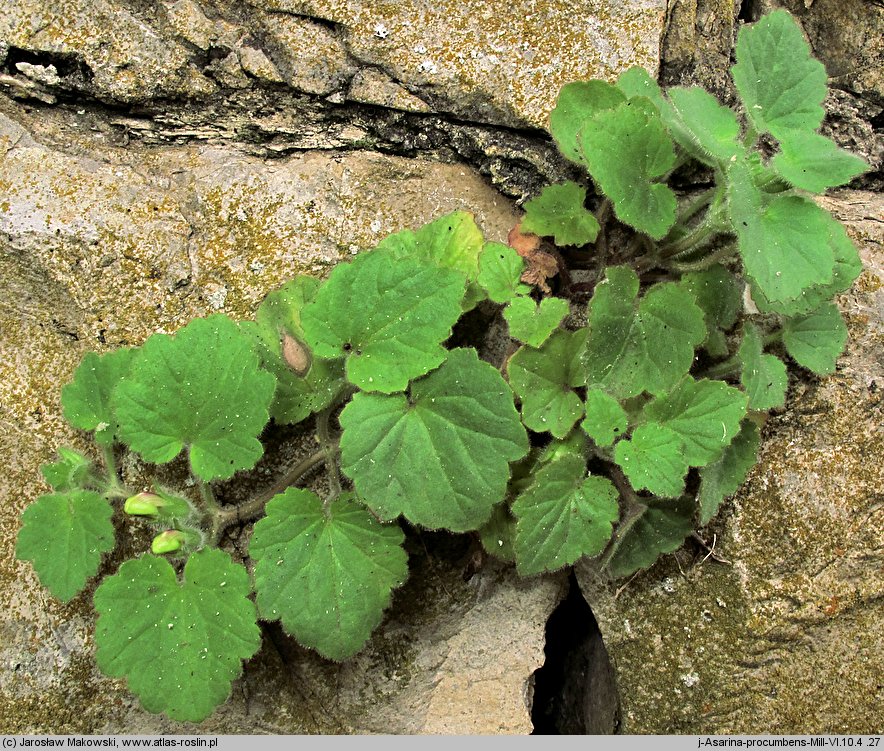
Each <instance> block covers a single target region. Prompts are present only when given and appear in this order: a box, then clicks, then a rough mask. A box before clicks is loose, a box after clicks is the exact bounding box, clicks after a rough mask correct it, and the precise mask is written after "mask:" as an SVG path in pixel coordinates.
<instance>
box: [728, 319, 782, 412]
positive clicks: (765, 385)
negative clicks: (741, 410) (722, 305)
mask: <svg viewBox="0 0 884 751" xmlns="http://www.w3.org/2000/svg"><path fill="white" fill-rule="evenodd" d="M763 350H764V348H763V342H762V340H761V334H760V333H759V331H758V328H757V327H755V326H754V325H752V324H751V323H748V322H747V323H746V324H745V325H744V327H743V341H742V342H741V343H740V349H739V352H738V355H739V358H740V362H741V364H742V366H743V369H742V372H741V374H740V383H742V384H743V388H744V389H746V393H747V394H748V395H749V409H754V410H757V411H767V410H769V409H775V408H777V407H782V406H783V405H784V404H785V403H786V389H787V388H788V386H789V375H788V373H787V372H786V363H784V362H783V361H782V360H781V359H780V358H779V357H776V356H775V355H766V354H764V351H763Z"/></svg>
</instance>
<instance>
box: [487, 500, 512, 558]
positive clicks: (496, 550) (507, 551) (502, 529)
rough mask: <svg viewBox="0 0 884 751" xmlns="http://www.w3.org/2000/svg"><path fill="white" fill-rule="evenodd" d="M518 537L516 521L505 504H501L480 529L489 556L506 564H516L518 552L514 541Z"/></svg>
mask: <svg viewBox="0 0 884 751" xmlns="http://www.w3.org/2000/svg"><path fill="white" fill-rule="evenodd" d="M515 536H516V520H515V517H513V515H512V514H510V511H509V509H508V508H507V505H506V504H505V503H499V504H497V505H496V506H495V507H494V510H493V511H492V512H491V518H490V519H489V520H488V521H487V522H485V523H484V524H483V525H482V526H481V527H479V539H480V540H481V541H482V547H483V548H485V552H486V553H488V555H492V556H494V557H495V558H497V559H498V560H501V561H503V562H504V563H514V562H515V560H516V552H515V550H514V549H513V540H514V539H515Z"/></svg>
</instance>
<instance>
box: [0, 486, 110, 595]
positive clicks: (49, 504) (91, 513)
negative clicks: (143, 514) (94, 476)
mask: <svg viewBox="0 0 884 751" xmlns="http://www.w3.org/2000/svg"><path fill="white" fill-rule="evenodd" d="M112 515H113V509H112V508H111V505H110V504H109V503H108V502H107V501H106V500H105V499H104V498H102V497H101V496H100V495H99V494H98V493H93V492H91V491H88V490H72V491H70V492H67V493H52V494H50V495H41V496H40V497H39V498H38V499H37V500H36V501H34V502H33V503H32V504H31V505H30V506H28V507H27V508H26V509H25V511H24V513H23V514H22V527H21V530H20V531H19V534H18V543H17V545H16V548H15V557H16V558H18V559H19V560H21V561H31V562H32V563H33V564H34V570H35V571H36V572H37V576H39V577H40V582H41V583H42V584H43V586H44V587H46V589H48V590H49V591H50V592H52V594H53V595H54V596H55V597H57V598H58V599H59V600H61V601H62V602H67V601H68V600H70V599H71V598H73V597H74V595H76V594H77V593H78V592H79V591H80V590H81V589H83V587H84V586H85V585H86V580H87V579H89V578H90V577H92V576H95V574H96V573H98V566H99V564H100V563H101V554H102V553H107V552H109V551H111V550H113V547H114V526H113V524H111V516H112Z"/></svg>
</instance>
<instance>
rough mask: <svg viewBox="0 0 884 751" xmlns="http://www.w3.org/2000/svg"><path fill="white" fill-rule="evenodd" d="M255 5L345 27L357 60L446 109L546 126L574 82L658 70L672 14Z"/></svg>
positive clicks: (565, 7)
mask: <svg viewBox="0 0 884 751" xmlns="http://www.w3.org/2000/svg"><path fill="white" fill-rule="evenodd" d="M253 1H254V2H255V4H256V5H260V6H261V7H263V8H265V9H277V10H283V11H289V12H292V13H298V14H305V15H308V16H311V17H316V18H323V19H326V20H327V21H329V22H331V23H334V24H338V25H340V27H341V28H342V30H343V31H344V32H345V34H346V39H347V46H348V48H349V50H350V52H351V54H352V55H353V56H354V57H355V58H356V59H357V60H359V61H360V62H361V63H363V64H367V65H370V66H377V67H379V68H381V69H382V70H383V71H384V72H385V73H387V74H388V75H389V76H390V77H391V78H392V79H393V80H395V81H397V82H398V83H400V84H401V85H403V86H404V87H405V88H406V89H408V90H409V91H411V92H412V93H413V94H417V95H418V96H420V98H421V99H423V100H424V101H426V102H429V103H430V104H431V105H432V106H433V107H434V109H436V110H437V111H443V112H453V113H454V114H456V115H457V116H458V117H461V118H465V119H469V120H476V121H479V122H491V123H502V124H506V125H521V124H531V125H534V126H540V127H545V126H546V118H547V115H548V114H549V111H550V110H551V109H552V107H553V105H554V104H555V97H556V94H557V93H558V90H559V89H560V88H561V87H562V86H563V85H564V84H565V83H568V82H569V81H574V80H580V79H586V78H593V77H596V78H606V79H609V80H612V79H614V78H616V77H617V75H618V74H619V73H620V72H622V71H623V70H625V69H626V68H629V67H631V66H633V65H643V66H645V67H647V68H648V69H649V70H651V71H652V73H655V72H656V70H657V67H658V63H659V51H660V37H661V34H662V30H663V20H664V16H665V12H666V4H665V3H663V2H660V1H659V0H618V1H617V2H613V3H603V4H599V3H595V2H587V1H585V0H580V2H576V3H575V2H565V1H564V0H552V1H549V2H544V3H537V2H533V0H516V2H511V1H510V0H490V1H488V0H483V1H482V2H476V1H473V2H448V1H447V0H445V1H443V2H424V1H423V0H420V1H417V2H382V3H378V2H363V0H253Z"/></svg>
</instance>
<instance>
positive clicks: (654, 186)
mask: <svg viewBox="0 0 884 751" xmlns="http://www.w3.org/2000/svg"><path fill="white" fill-rule="evenodd" d="M577 141H578V143H579V145H580V149H581V151H582V154H583V158H584V160H585V161H586V164H587V165H588V168H589V174H590V175H592V179H593V180H594V181H595V182H596V184H597V185H598V186H599V188H601V190H602V192H603V193H604V194H605V195H606V196H607V197H608V198H609V199H611V203H612V204H613V206H614V213H615V214H616V215H617V218H618V219H619V220H620V221H621V222H625V223H626V224H628V225H630V226H631V227H635V228H636V229H637V230H639V231H640V232H644V233H645V234H648V235H650V236H651V237H653V238H654V239H655V240H660V239H662V238H663V237H664V236H665V235H666V233H667V232H668V231H669V229H670V228H671V227H672V225H673V224H675V208H676V201H675V193H673V192H672V190H671V189H670V188H669V187H668V186H667V185H664V184H662V183H656V182H654V179H655V178H658V177H663V176H664V175H666V174H667V173H668V172H669V170H671V169H672V168H673V167H674V166H675V151H674V149H673V145H672V141H671V139H670V138H669V136H668V134H667V133H666V130H665V128H664V127H663V123H662V122H661V120H660V115H659V114H658V113H657V112H656V110H654V108H653V106H652V105H651V104H650V102H648V100H646V99H631V100H629V101H627V102H624V103H623V104H621V105H619V106H618V107H617V108H615V109H613V110H605V111H602V112H600V113H598V114H597V115H596V116H595V117H594V118H593V119H592V120H590V121H589V122H587V123H586V125H585V126H584V127H583V129H582V130H581V131H580V132H579V134H578V136H577Z"/></svg>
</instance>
